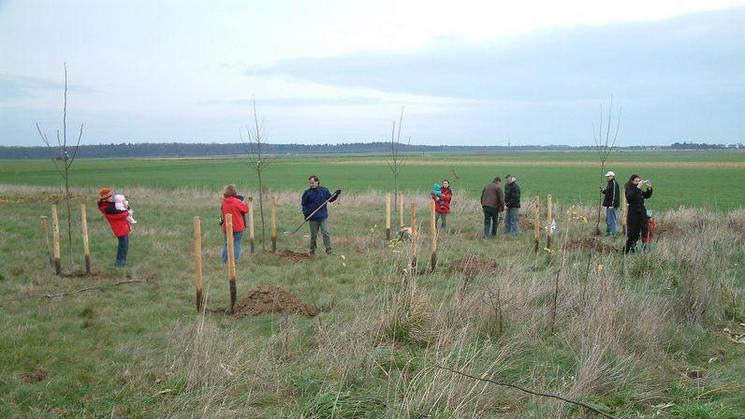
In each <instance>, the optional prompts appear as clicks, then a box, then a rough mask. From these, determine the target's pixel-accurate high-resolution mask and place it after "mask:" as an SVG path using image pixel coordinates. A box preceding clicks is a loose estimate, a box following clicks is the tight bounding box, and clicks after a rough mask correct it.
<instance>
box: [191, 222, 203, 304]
mask: <svg viewBox="0 0 745 419" xmlns="http://www.w3.org/2000/svg"><path fill="white" fill-rule="evenodd" d="M192 221H193V222H194V274H195V275H196V281H195V285H196V290H197V313H201V312H202V310H203V309H204V297H203V296H202V224H201V221H200V219H199V217H194V218H192Z"/></svg>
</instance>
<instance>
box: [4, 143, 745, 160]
mask: <svg viewBox="0 0 745 419" xmlns="http://www.w3.org/2000/svg"><path fill="white" fill-rule="evenodd" d="M252 147H254V145H253V144H247V143H227V144H215V143H213V144H206V143H195V144H190V143H120V144H97V145H81V146H80V149H79V150H78V155H77V157H80V158H106V157H108V158H111V157H220V156H240V155H246V154H249V153H252V152H254V150H253V149H252ZM261 147H262V150H261V152H262V153H267V154H274V155H278V154H290V155H292V154H386V153H390V150H391V144H390V143H389V142H371V143H340V144H262V146H261ZM620 149H622V150H641V149H644V150H650V149H653V150H730V149H732V150H742V149H745V147H743V145H742V143H739V144H730V145H724V144H705V143H687V142H683V143H673V144H672V145H669V146H654V147H641V146H637V147H620ZM593 150H594V147H592V146H582V147H573V146H560V145H549V146H511V147H508V146H445V145H443V146H433V145H407V144H401V145H400V149H399V151H401V152H403V153H478V154H484V153H505V152H519V151H523V152H525V151H593ZM52 152H53V153H58V151H57V150H56V149H53V150H52ZM50 157H52V156H50V150H49V149H48V148H46V147H44V146H30V147H21V146H10V147H8V146H0V159H47V158H50ZM53 157H54V158H57V159H64V156H62V155H61V154H60V155H54V156H53Z"/></svg>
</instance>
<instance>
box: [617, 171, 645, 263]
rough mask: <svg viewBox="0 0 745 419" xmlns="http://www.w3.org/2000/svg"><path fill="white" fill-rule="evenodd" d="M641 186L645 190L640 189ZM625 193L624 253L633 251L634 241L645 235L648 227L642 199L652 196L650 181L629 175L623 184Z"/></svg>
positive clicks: (634, 247)
mask: <svg viewBox="0 0 745 419" xmlns="http://www.w3.org/2000/svg"><path fill="white" fill-rule="evenodd" d="M642 186H646V190H644V191H642V189H641V188H642ZM624 193H625V194H626V203H627V205H628V207H627V211H626V229H627V230H626V232H627V237H626V246H624V248H623V252H624V253H629V252H632V253H633V252H635V251H636V242H637V241H639V238H640V237H641V236H642V235H646V234H647V233H646V232H647V229H648V228H649V225H648V222H649V218H648V217H647V209H646V208H645V207H644V200H645V199H649V198H650V197H651V196H652V182H650V181H648V180H642V178H641V177H639V175H631V177H630V178H629V181H628V182H626V185H624Z"/></svg>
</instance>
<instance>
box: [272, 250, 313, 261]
mask: <svg viewBox="0 0 745 419" xmlns="http://www.w3.org/2000/svg"><path fill="white" fill-rule="evenodd" d="M277 256H279V257H281V258H282V259H287V260H290V261H292V262H302V261H304V260H310V259H313V257H312V256H311V255H309V254H307V253H300V252H293V251H292V250H283V251H281V252H279V253H277Z"/></svg>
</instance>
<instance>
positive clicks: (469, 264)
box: [448, 257, 507, 278]
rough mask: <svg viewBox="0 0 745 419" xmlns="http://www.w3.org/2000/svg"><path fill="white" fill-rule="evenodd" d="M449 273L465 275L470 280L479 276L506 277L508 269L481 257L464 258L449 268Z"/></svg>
mask: <svg viewBox="0 0 745 419" xmlns="http://www.w3.org/2000/svg"><path fill="white" fill-rule="evenodd" d="M448 273H450V274H457V275H463V276H465V277H469V278H470V277H474V276H476V275H479V274H499V275H504V274H506V273H507V269H505V268H504V266H501V265H500V264H498V263H497V262H496V261H495V260H490V259H484V258H480V257H464V258H461V259H458V260H456V261H455V262H453V263H452V264H451V265H450V267H448Z"/></svg>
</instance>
